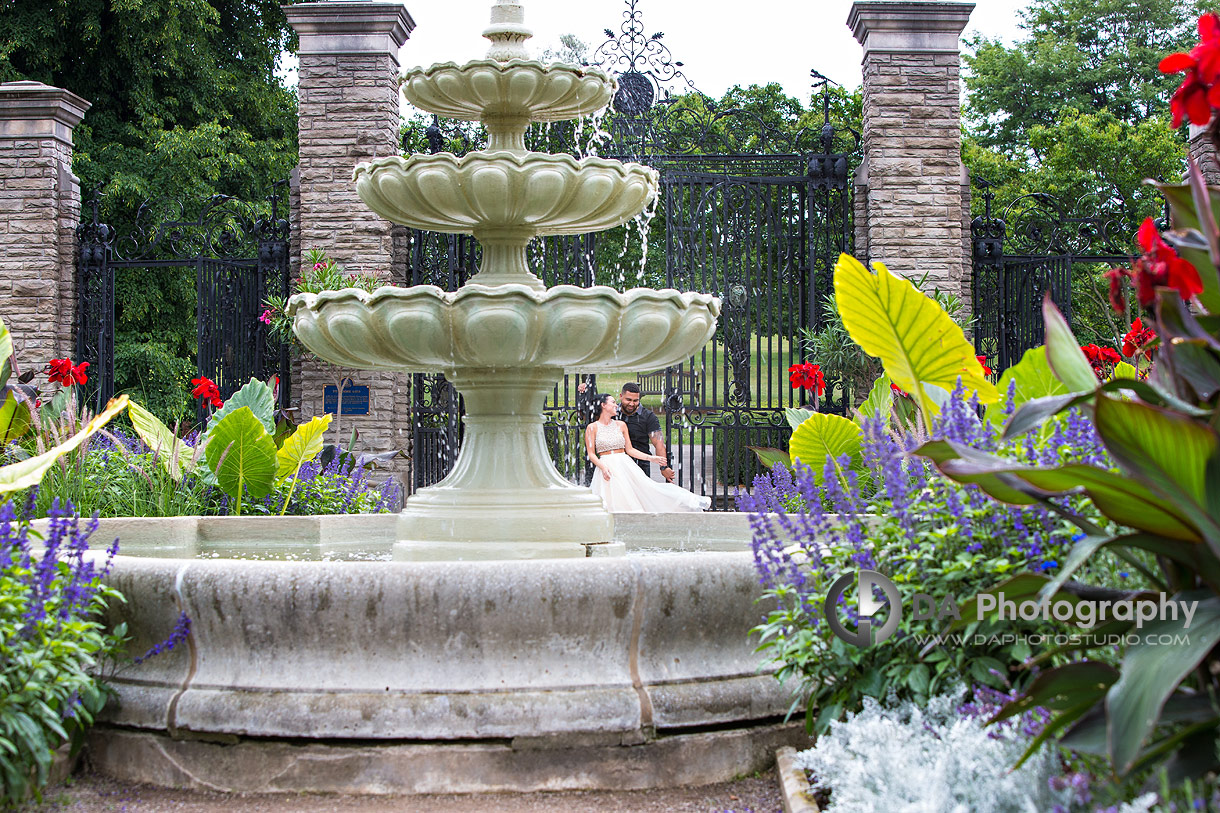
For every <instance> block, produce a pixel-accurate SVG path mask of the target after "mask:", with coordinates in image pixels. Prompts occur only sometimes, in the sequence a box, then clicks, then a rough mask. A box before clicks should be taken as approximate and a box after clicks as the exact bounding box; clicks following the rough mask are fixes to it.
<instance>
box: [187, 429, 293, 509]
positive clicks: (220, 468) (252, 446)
mask: <svg viewBox="0 0 1220 813" xmlns="http://www.w3.org/2000/svg"><path fill="white" fill-rule="evenodd" d="M209 430H210V433H211V434H210V437H209V439H208V445H207V447H206V448H205V450H204V453H205V454H206V456H207V461H208V466H209V467H210V468H211V469H212V473H213V474H215V475H216V482H217V483H218V484H219V485H220V488H221V490H222V491H224V492H225V493H226V494H228V495H229V496H230V497H232V498H233V499H234V500H235V501H236V505H237V509H236V511H235V512H234V513H235V514H237V515H239V516H240V515H241V503H242V498H243V497H244V496H245V495H246V494H247V493H249V495H250V496H251V497H264V496H266V495H267V494H268V493H269V492H270V491H271V486H272V485H273V483H274V482H275V469H276V460H275V451H276V450H275V441H273V440H272V439H271V433H269V432H268V431H267V430H266V428H265V427H264V426H263V424H262V423H261V422H260V421H259V419H258V418H256V417H255V416H254V413H253V412H252V411H251V410H250V407H248V406H243V407H241V408H239V409H237V410H235V411H233V412H231V413H230V414H228V415H226V416H225V417H224V418H223V419H220V420H217V421H215V422H214V423H212V424H211V426H210V427H209Z"/></svg>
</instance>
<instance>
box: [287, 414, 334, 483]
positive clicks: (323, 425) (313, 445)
mask: <svg viewBox="0 0 1220 813" xmlns="http://www.w3.org/2000/svg"><path fill="white" fill-rule="evenodd" d="M329 428H330V415H318V416H316V417H314V418H313V419H311V420H310V421H309V422H308V423H303V424H301V425H300V426H298V427H297V430H296V431H295V432H293V433H292V434H291V435H289V436H288V438H287V439H286V440H285V441H284V445H283V446H281V447H280V448H279V451H277V452H276V455H275V456H276V470H275V479H276V480H277V481H279V480H283V479H285V478H287V477H292V476H295V475H296V473H297V472H298V471H300V470H301V466H303V465H304V464H305V463H307V462H309V461H310V460H313V459H314V458H315V457H317V456H318V453H319V452H321V451H322V435H323V434H325V433H326V430H327V429H329Z"/></svg>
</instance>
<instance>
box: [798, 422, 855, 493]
mask: <svg viewBox="0 0 1220 813" xmlns="http://www.w3.org/2000/svg"><path fill="white" fill-rule="evenodd" d="M788 454H789V455H790V456H791V457H792V461H793V463H795V462H796V461H797V460H800V461H801V462H802V463H804V464H805V465H806V466H808V467H809V468H810V469H812V470H813V476H814V477H815V478H817V479H819V480H820V479H821V477H822V471H823V469H824V468H825V467H826V458H827V457H835V458H838V457H842V456H843V455H849V456H851V458H852V465H854V464H855V462H856V461H857V460H858V459H859V457H860V427H859V426H857V425H856V423H855V422H854V421H849V420H848V419H847V418H844V417H842V416H840V415H829V414H827V413H824V412H815V413H813V414H812V415H810V416H809V417H808V418H807V419H806V420H805V422H804V423H802V424H801V425H800V426H798V427H797V428H796V431H794V432H793V433H792V439H791V440H789V441H788Z"/></svg>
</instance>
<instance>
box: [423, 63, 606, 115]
mask: <svg viewBox="0 0 1220 813" xmlns="http://www.w3.org/2000/svg"><path fill="white" fill-rule="evenodd" d="M399 84H400V85H401V87H402V95H403V96H404V97H406V100H407V101H408V102H410V103H411V104H413V105H415V106H416V107H418V108H419V109H421V110H428V111H431V112H433V113H437V114H439V115H441V116H444V117H446V118H450V119H461V120H463V121H488V120H489V119H497V118H507V119H520V120H521V121H567V120H568V119H574V118H577V117H579V116H586V115H589V114H590V113H594V112H596V111H598V110H601V109H602V108H603V107H605V106H606V105H608V104H609V103H610V99H611V98H613V96H614V89H615V83H614V80H613V79H612V78H611V77H610V76H609V75H607V74H606V72H605V71H603V70H601V69H600V68H590V67H587V66H578V65H568V64H564V63H550V64H544V63H542V62H538V61H536V60H532V59H512V60H509V61H508V62H499V61H497V60H494V59H480V60H475V61H474V62H467V63H465V64H462V65H459V64H457V63H455V62H442V63H440V64H438V65H433V66H432V67H430V68H412V69H411V70H408V71H404V72H403V74H402V77H401V78H400V79H399Z"/></svg>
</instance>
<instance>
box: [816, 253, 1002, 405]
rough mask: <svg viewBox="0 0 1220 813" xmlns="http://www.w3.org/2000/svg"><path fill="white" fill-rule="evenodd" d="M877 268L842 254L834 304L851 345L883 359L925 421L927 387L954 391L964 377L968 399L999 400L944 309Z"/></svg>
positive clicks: (958, 329)
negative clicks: (959, 380)
mask: <svg viewBox="0 0 1220 813" xmlns="http://www.w3.org/2000/svg"><path fill="white" fill-rule="evenodd" d="M873 268H875V269H876V273H875V274H874V273H872V272H870V271H869V270H868V269H867V268H865V267H864V266H863V265H862V264H861V263H860V261H859V260H856V259H855V258H854V257H850V256H848V255H847V254H840V255H839V261H838V262H837V263H836V264H835V279H834V285H835V304H836V307H837V308H838V310H839V315H840V316H841V317H842V318H843V325H844V327H846V328H847V332H848V334H849V335H850V336H851V338H852V341H854V342H855V343H856V344H858V345H859V346H860V347H861V349H863V350H864V352H866V353H868V354H869V355H870V356H876V357H877V358H879V359H881V364H882V366H883V367H884V368H885V373H886V375H888V376H889V377H890V380H891V381H893V383H894V384H896V385H897V386H898V387H899V388H901V389H903V390H905V391H907V392H909V393H912V394H913V395H914V396H915V397H916V398H917V399H918V400H919V403H920V406H921V408H922V411H923V412H924V421H925V422H927V423H929V424H930V421H931V415H932V412H931V411H930V410H931V407H932V405H931V404H930V403H929V399H928V396H927V391H926V389H925V385H932V386H935V387H940V388H941V389H943V390H946V391H948V392H952V391H953V390H954V388H956V387H957V380H958V379H959V378H960V379H961V380H962V385H963V387H964V388H965V393H966V396H967V397H969V396H970V394H971V393H972V392H977V393H978V398H979V402H980V403H983V404H990V403H994V402H995V401H997V400H999V393H997V392H996V388H995V385H994V384H992V383H991V382H990V381H988V380H987V377H986V376H985V375H984V374H983V366H982V365H981V364H980V363H979V361H978V358H977V357H976V355H975V352H974V347H972V346H971V344H970V343H969V342H968V341H966V336H965V334H963V333H962V329H961V328H960V327H959V326H958V325H957V323H955V322H954V321H953V319H951V318H950V317H949V314H947V313H946V312H945V310H944V308H942V307H941V306H940V305H939V304H937V302H936V300H934V299H932V298H931V297H929V296H927V295H925V294H924V293H923V292H921V291H920V290H919V289H918V288H916V287H915V286H914V285H913V284H911V282H910V281H908V280H905V279H902V278H901V277H896V276H894V275H893V274H891V273H890V272H889V269H887V268H886V267H885V266H884V265H883V264H881V263H873Z"/></svg>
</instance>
